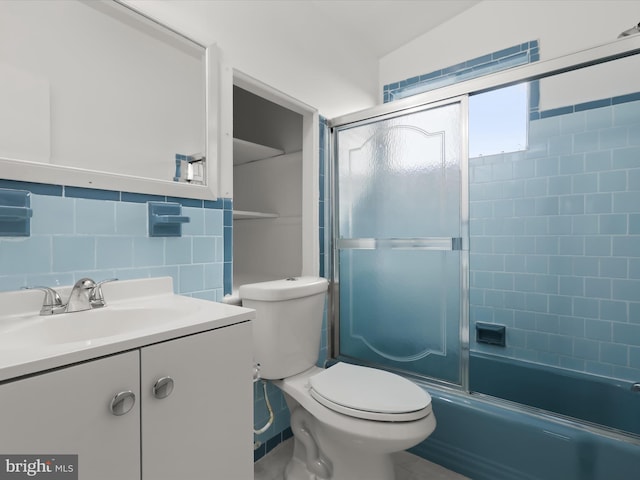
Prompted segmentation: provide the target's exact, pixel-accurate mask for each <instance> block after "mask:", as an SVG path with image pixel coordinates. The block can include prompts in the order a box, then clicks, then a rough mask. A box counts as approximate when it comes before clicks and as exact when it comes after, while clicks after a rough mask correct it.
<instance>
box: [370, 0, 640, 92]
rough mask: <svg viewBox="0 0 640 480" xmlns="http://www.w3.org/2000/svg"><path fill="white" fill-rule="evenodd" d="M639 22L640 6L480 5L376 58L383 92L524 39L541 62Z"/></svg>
mask: <svg viewBox="0 0 640 480" xmlns="http://www.w3.org/2000/svg"><path fill="white" fill-rule="evenodd" d="M638 22H640V1H637V0H633V1H631V0H629V1H620V0H589V1H571V0H504V1H502V0H500V1H497V0H485V1H483V2H481V3H479V4H477V5H476V6H474V7H472V8H471V9H469V10H467V11H465V12H463V13H462V14H460V15H458V16H457V17H454V18H453V19H451V20H449V21H448V22H446V23H443V24H442V25H440V26H439V27H437V28H435V29H433V30H432V31H430V32H428V33H427V34H425V35H422V36H420V37H418V38H417V39H415V40H414V41H412V42H410V43H408V44H406V45H405V46H403V47H401V48H399V49H397V50H396V51H394V52H392V53H390V54H388V55H386V56H385V57H383V58H382V59H380V77H379V85H378V96H379V98H380V96H381V95H382V93H381V92H382V88H383V86H384V85H387V84H389V83H393V82H397V81H399V80H404V79H407V78H411V77H414V76H416V75H420V74H425V73H429V72H432V71H434V70H438V69H440V68H445V67H448V66H451V65H455V64H458V63H460V62H464V61H466V60H470V59H472V58H476V57H480V56H482V55H485V54H487V53H491V52H495V51H498V50H501V49H503V48H507V47H510V46H513V45H517V44H519V43H523V42H526V41H529V40H539V42H540V59H541V60H545V59H550V58H554V57H558V56H561V55H564V54H567V53H571V52H575V51H578V50H582V49H584V48H588V47H593V46H595V45H598V44H602V43H606V42H608V41H611V40H615V39H616V37H617V36H618V35H619V34H620V32H622V31H623V30H626V29H628V28H630V27H632V26H634V25H636V24H637V23H638Z"/></svg>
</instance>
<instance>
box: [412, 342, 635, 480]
mask: <svg viewBox="0 0 640 480" xmlns="http://www.w3.org/2000/svg"><path fill="white" fill-rule="evenodd" d="M473 357H474V355H473V354H472V358H471V360H470V370H471V372H472V374H471V375H470V378H473V377H474V375H478V371H479V370H478V369H483V370H484V373H487V374H490V376H491V377H492V378H498V379H500V380H501V382H503V383H504V384H505V386H503V387H502V390H500V392H499V393H500V394H504V393H508V394H509V395H510V396H511V398H510V399H511V400H513V401H516V402H520V401H521V399H522V398H526V399H527V400H528V403H530V404H531V403H534V402H533V401H529V400H531V398H534V399H535V402H538V403H540V404H539V405H536V406H537V407H539V408H546V407H552V406H553V407H554V408H558V407H561V408H559V409H561V410H563V412H562V413H563V414H564V415H570V414H572V415H573V416H577V414H578V413H579V414H581V415H582V414H585V416H587V414H589V415H590V418H589V421H592V422H595V421H598V422H602V421H604V420H605V419H606V420H607V421H608V422H610V423H615V424H616V425H617V427H615V428H622V426H624V427H625V429H627V428H637V426H638V422H637V416H638V412H639V411H640V395H638V394H635V395H634V394H632V393H631V392H630V390H627V391H629V392H630V393H629V395H627V393H626V391H625V389H624V388H622V387H618V386H617V384H616V382H608V381H606V379H603V380H602V381H598V382H595V383H596V386H595V387H594V386H593V385H591V386H585V385H581V384H580V382H581V381H583V382H587V380H588V378H586V377H589V376H588V375H585V376H584V377H585V378H582V377H583V375H575V376H574V375H573V374H567V375H568V376H566V375H564V374H562V373H561V372H554V371H551V372H547V371H546V370H545V369H537V368H531V367H533V365H530V364H526V362H520V363H522V365H521V364H511V362H497V363H494V364H492V363H491V362H492V361H494V360H496V359H495V358H486V357H484V356H481V358H473ZM549 370H553V369H549ZM556 374H557V375H558V376H557V377H554V376H553V375H556ZM591 380H594V379H593V378H592V379H591ZM418 383H419V384H420V385H421V386H422V388H424V389H425V390H426V391H428V392H429V394H430V395H431V396H432V399H433V411H434V413H435V415H436V418H437V421H438V426H437V427H436V430H435V432H434V433H433V434H432V435H431V436H430V437H429V438H428V439H427V440H426V441H424V442H422V443H421V444H419V445H417V446H416V447H414V448H412V449H411V452H412V453H415V454H417V455H419V456H421V457H423V458H426V459H427V460H431V461H433V462H436V463H438V464H440V465H443V466H445V467H447V468H449V469H451V470H455V471H457V472H460V473H462V474H464V475H466V476H468V477H470V478H472V479H473V480H623V479H624V480H626V479H633V478H640V436H637V435H633V434H624V433H618V432H616V431H614V430H611V429H607V430H605V429H601V428H598V427H596V426H594V425H590V424H587V423H585V422H580V421H573V420H572V419H568V418H565V417H560V416H554V415H548V414H545V413H544V412H542V411H538V410H536V409H532V408H528V407H520V406H518V405H515V404H511V403H509V402H503V401H501V400H495V399H492V398H490V397H487V396H485V395H478V394H466V393H462V392H458V391H455V390H451V389H444V388H442V387H438V386H434V385H431V384H428V383H425V382H418ZM498 383H500V382H498ZM480 384H481V382H480V380H474V381H472V385H473V386H474V387H473V388H476V389H478V388H479V385H480ZM507 384H509V385H510V386H509V387H507V386H506V385H507ZM485 386H486V385H485ZM627 388H628V387H627ZM538 389H545V390H547V391H549V390H551V389H553V390H554V394H553V395H551V397H552V399H551V400H545V398H547V397H549V395H546V396H545V395H539V394H538V393H539V392H538ZM520 390H521V391H520ZM527 392H528V393H530V394H531V397H529V396H527ZM593 392H597V393H593ZM618 394H619V395H618ZM585 395H587V396H589V398H587V397H585ZM594 397H595V398H594ZM631 400H634V404H635V406H634V408H633V409H631V410H627V412H624V411H623V410H622V408H620V407H619V405H622V404H624V405H630V402H631ZM547 401H548V402H550V403H545V402H547ZM589 402H591V403H592V404H600V405H602V407H603V408H601V409H595V408H592V407H588V406H587V407H586V408H585V406H584V404H587V403H589ZM521 403H524V402H521ZM579 403H581V404H583V405H581V406H579V405H577V404H579ZM570 409H571V410H570ZM598 410H601V411H598ZM629 431H631V430H629Z"/></svg>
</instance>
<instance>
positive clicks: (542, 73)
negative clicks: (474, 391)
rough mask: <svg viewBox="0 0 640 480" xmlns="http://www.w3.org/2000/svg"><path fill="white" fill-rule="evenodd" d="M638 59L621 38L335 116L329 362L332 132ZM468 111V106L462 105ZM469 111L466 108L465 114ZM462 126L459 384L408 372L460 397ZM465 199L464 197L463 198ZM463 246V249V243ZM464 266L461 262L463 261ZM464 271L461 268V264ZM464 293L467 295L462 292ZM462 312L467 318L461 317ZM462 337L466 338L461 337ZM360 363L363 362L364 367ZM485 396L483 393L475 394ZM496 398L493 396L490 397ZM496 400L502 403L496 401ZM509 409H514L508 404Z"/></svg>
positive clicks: (464, 346)
mask: <svg viewBox="0 0 640 480" xmlns="http://www.w3.org/2000/svg"><path fill="white" fill-rule="evenodd" d="M638 54H640V35H635V36H629V37H624V38H620V39H617V40H613V41H611V42H609V43H606V44H603V45H598V46H594V47H592V48H588V49H585V50H581V51H578V52H575V53H570V54H567V55H564V56H561V57H557V58H553V59H549V60H543V61H538V62H535V63H530V64H527V65H523V66H520V67H514V68H511V69H508V70H503V71H501V72H497V73H493V74H489V75H485V76H482V77H478V78H474V79H471V80H467V81H464V82H460V83H456V84H453V85H449V86H446V87H442V88H438V89H434V90H430V91H427V92H424V93H420V94H416V95H413V96H410V97H406V98H404V99H400V100H396V101H393V102H389V103H386V104H382V105H379V106H377V107H373V108H370V109H367V110H363V111H359V112H355V113H351V114H347V115H343V116H340V117H336V118H334V119H331V120H329V121H328V126H329V128H330V138H329V145H330V148H329V161H328V178H329V188H328V190H329V192H330V194H329V202H327V203H328V213H329V215H328V216H329V221H328V222H327V225H328V227H329V228H328V230H329V232H328V234H327V238H328V240H329V255H330V258H329V268H330V272H329V276H330V278H331V280H332V288H331V289H330V291H329V304H328V309H327V317H328V318H327V322H328V326H327V329H328V342H327V343H328V346H327V347H328V358H330V359H336V358H338V357H339V355H340V351H339V335H340V323H339V322H340V319H339V303H338V302H339V294H338V288H339V270H338V268H337V261H338V259H337V245H336V238H335V232H337V231H338V230H337V225H336V222H337V215H336V213H335V212H336V206H337V201H336V199H337V197H336V195H337V185H336V180H337V179H336V175H335V161H336V159H335V146H336V135H335V133H334V130H335V129H339V128H342V127H346V126H356V125H358V124H364V123H371V122H373V121H376V120H383V119H385V118H390V117H395V116H399V115H406V114H408V113H412V112H415V111H419V110H426V109H430V108H435V107H437V106H441V105H444V104H449V103H454V102H455V101H460V99H461V98H465V102H467V100H468V96H469V95H471V94H478V93H483V92H487V91H490V90H494V89H497V88H502V87H507V86H510V85H515V84H518V83H524V82H530V81H534V80H539V79H541V78H544V77H548V76H552V75H558V74H561V73H565V72H570V71H575V70H579V69H582V68H586V67H591V66H593V65H598V64H602V63H606V62H609V61H613V60H618V59H621V58H625V57H629V56H633V55H638ZM466 106H467V107H468V104H466ZM465 111H466V112H468V109H465ZM463 123H464V125H465V130H464V131H463V132H462V134H463V135H464V137H463V139H464V151H463V155H464V158H462V159H461V168H462V163H463V162H464V165H465V167H464V171H462V172H461V175H462V176H461V182H463V178H466V187H463V186H462V185H461V202H463V204H461V222H462V209H466V212H467V216H466V230H464V231H463V230H462V225H461V235H463V238H464V239H465V240H463V252H466V256H467V259H466V265H465V269H462V268H461V275H462V279H461V282H462V283H464V288H466V290H464V291H463V290H461V297H463V298H461V316H465V315H466V319H464V320H462V319H461V328H460V337H461V338H460V340H461V343H460V345H461V352H460V355H461V366H460V367H461V382H460V385H457V384H451V383H448V382H442V381H438V380H437V379H433V378H431V377H424V376H421V375H419V374H417V373H415V372H406V371H403V372H402V373H406V374H407V375H408V376H414V377H417V378H419V379H424V380H425V381H428V382H431V383H434V384H435V385H440V386H443V387H446V388H453V389H456V390H461V391H463V392H466V393H469V375H468V373H469V371H468V367H469V363H468V362H469V343H470V339H469V335H470V332H469V318H468V310H469V295H468V293H469V280H468V270H469V263H468V262H469V260H468V255H469V231H468V218H469V217H468V213H469V212H468V209H469V192H468V180H469V178H468V175H469V172H468V160H469V159H468V130H466V126H467V125H468V115H467V118H465V119H463ZM463 195H464V197H462V196H463ZM465 241H466V244H465ZM461 263H462V258H461ZM461 266H462V265H461ZM465 291H466V295H465V294H464V292H465ZM464 312H466V313H464ZM463 337H464V338H463ZM363 363H364V362H363ZM479 395H481V396H483V394H479ZM492 398H496V399H498V398H497V397H492ZM498 400H500V399H498ZM504 402H506V403H511V402H508V401H504ZM512 406H513V405H512ZM518 406H519V409H522V410H525V411H534V410H535V409H534V410H532V409H531V407H527V406H525V405H521V404H518Z"/></svg>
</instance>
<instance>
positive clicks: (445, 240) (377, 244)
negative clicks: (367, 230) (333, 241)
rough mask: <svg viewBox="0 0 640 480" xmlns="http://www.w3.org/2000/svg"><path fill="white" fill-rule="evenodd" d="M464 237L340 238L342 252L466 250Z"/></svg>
mask: <svg viewBox="0 0 640 480" xmlns="http://www.w3.org/2000/svg"><path fill="white" fill-rule="evenodd" d="M466 243H468V242H465V241H464V238H463V237H412V238H410V237H405V238H340V239H338V240H337V247H338V249H340V250H378V249H385V250H386V249H392V250H413V249H416V250H443V251H456V250H457V251H461V250H465V249H466V248H465V244H466Z"/></svg>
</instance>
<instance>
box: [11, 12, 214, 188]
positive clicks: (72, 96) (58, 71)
mask: <svg viewBox="0 0 640 480" xmlns="http://www.w3.org/2000/svg"><path fill="white" fill-rule="evenodd" d="M210 53H211V52H210V51H207V49H206V48H204V47H203V46H201V45H198V44H196V43H195V42H193V41H191V40H188V39H186V38H185V37H183V36H181V35H179V34H177V33H176V32H174V31H172V30H170V29H168V28H166V27H163V26H162V25H160V24H158V23H156V22H154V21H152V20H151V19H149V18H147V17H145V16H143V15H141V14H139V13H137V12H135V11H134V10H132V9H130V8H129V7H127V6H125V5H123V4H120V3H118V2H116V1H100V2H96V1H82V0H59V1H56V2H51V1H47V0H33V1H29V2H24V1H21V0H5V1H2V2H0V105H2V106H3V107H2V109H0V178H5V179H10V180H23V181H30V182H40V183H53V184H61V185H72V186H82V187H91V188H99V189H109V190H116V191H129V192H136V193H148V194H160V195H168V196H177V197H185V198H201V199H215V198H216V192H215V188H214V185H215V183H216V181H215V177H214V176H213V175H214V173H215V167H214V165H213V160H215V159H210V158H209V156H208V155H207V153H208V152H207V150H209V148H208V146H207V136H208V135H207V111H208V110H209V109H208V108H207V95H208V93H211V92H207V89H208V88H210V87H211V85H207V77H208V75H207V73H208V72H207V65H208V64H209V63H210V62H208V61H207V56H209V55H210ZM212 153H215V152H212ZM179 155H180V156H181V157H178V156H179ZM181 159H182V160H181ZM177 161H178V162H179V163H180V164H181V166H182V168H181V169H180V171H177V168H176V163H177ZM207 161H208V162H207ZM191 162H193V163H191ZM207 163H208V164H207ZM187 167H188V170H189V173H190V175H191V176H190V178H189V179H188V180H187V179H186V176H187V175H186V173H187ZM176 179H178V181H176Z"/></svg>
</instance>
